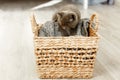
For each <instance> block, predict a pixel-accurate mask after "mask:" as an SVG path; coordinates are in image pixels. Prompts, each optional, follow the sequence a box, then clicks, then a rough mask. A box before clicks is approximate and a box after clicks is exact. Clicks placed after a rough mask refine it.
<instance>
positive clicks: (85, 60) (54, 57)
mask: <svg viewBox="0 0 120 80" xmlns="http://www.w3.org/2000/svg"><path fill="white" fill-rule="evenodd" d="M93 21H94V22H95V23H96V26H95V29H93V28H92V27H91V24H92V22H93ZM31 23H32V31H33V33H34V52H35V55H36V63H37V72H38V75H39V77H40V78H46V79H47V78H52V79H53V78H91V77H92V75H93V69H94V63H95V58H96V53H97V50H98V39H99V37H98V35H97V34H96V32H97V30H98V19H97V16H96V14H93V15H92V16H91V19H90V25H89V31H90V35H89V36H90V37H38V30H39V29H40V28H41V27H42V25H41V24H37V23H36V20H35V17H34V15H33V16H32V17H31Z"/></svg>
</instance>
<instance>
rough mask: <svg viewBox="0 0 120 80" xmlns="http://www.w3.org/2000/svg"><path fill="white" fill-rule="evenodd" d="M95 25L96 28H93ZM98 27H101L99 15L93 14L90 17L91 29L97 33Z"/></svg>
mask: <svg viewBox="0 0 120 80" xmlns="http://www.w3.org/2000/svg"><path fill="white" fill-rule="evenodd" d="M93 22H94V23H95V27H94V28H93V27H92V23H93ZM98 25H99V21H98V15H97V14H92V16H91V17H90V26H89V27H90V28H92V29H93V30H94V32H95V33H96V32H97V31H98Z"/></svg>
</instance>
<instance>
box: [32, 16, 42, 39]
mask: <svg viewBox="0 0 120 80" xmlns="http://www.w3.org/2000/svg"><path fill="white" fill-rule="evenodd" d="M31 25H32V32H33V33H34V36H36V37H38V32H39V30H40V28H41V27H42V24H37V22H36V19H35V16H34V14H32V16H31Z"/></svg>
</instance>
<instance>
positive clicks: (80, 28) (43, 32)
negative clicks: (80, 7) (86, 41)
mask: <svg viewBox="0 0 120 80" xmlns="http://www.w3.org/2000/svg"><path fill="white" fill-rule="evenodd" d="M88 26H89V19H88V18H84V19H81V21H80V23H79V24H78V25H77V27H76V28H75V29H72V30H71V33H72V34H71V35H67V32H66V31H64V30H62V29H61V28H60V27H59V25H58V23H57V22H53V21H47V22H46V23H45V24H43V26H42V28H41V29H40V30H39V36H41V37H53V36H54V37H57V36H88V35H89V31H88ZM93 27H94V24H93Z"/></svg>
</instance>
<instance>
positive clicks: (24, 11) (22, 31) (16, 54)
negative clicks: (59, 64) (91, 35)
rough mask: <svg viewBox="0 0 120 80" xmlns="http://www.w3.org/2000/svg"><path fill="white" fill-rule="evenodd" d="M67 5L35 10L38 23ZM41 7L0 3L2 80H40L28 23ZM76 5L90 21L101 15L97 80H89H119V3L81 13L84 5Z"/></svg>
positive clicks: (98, 6)
mask: <svg viewBox="0 0 120 80" xmlns="http://www.w3.org/2000/svg"><path fill="white" fill-rule="evenodd" d="M117 2H119V1H117ZM68 3H69V2H62V3H59V4H57V5H54V6H50V7H49V8H48V7H46V8H42V9H38V10H36V11H35V13H36V14H35V15H36V16H37V22H39V23H44V22H45V21H47V20H50V19H51V17H52V15H53V13H54V12H55V10H57V9H58V8H59V7H60V6H61V5H66V4H68ZM39 4H41V3H40V2H31V1H30V2H29V1H28V2H17V3H15V2H13V3H9V2H8V3H7V2H6V3H5V2H1V3H0V80H41V79H39V78H37V74H36V72H35V56H34V51H33V34H32V30H31V25H30V21H29V16H30V12H31V8H33V7H34V6H37V5H39ZM76 5H77V6H78V7H79V8H80V10H81V13H82V17H89V16H90V15H91V14H92V13H95V12H96V13H98V14H99V20H100V25H99V31H98V33H99V34H100V43H99V51H98V53H97V58H96V64H95V69H94V77H93V78H92V79H89V80H120V2H119V3H117V4H116V5H114V6H107V5H95V6H89V9H88V10H87V11H84V10H83V9H82V5H81V4H76ZM43 80H46V79H43ZM49 80H50V79H49ZM54 80H57V79H54ZM64 80H68V79H64ZM69 80H75V79H69ZM77 80H81V79H77ZM82 80H83V79H82ZM84 80H87V79H84Z"/></svg>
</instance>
